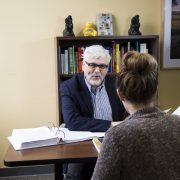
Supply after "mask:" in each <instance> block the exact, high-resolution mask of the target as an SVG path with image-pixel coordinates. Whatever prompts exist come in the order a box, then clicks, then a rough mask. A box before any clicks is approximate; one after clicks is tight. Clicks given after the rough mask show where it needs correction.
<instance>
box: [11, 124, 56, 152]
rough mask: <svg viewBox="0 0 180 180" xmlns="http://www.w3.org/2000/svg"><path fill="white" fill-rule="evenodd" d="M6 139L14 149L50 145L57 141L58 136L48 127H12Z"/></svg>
mask: <svg viewBox="0 0 180 180" xmlns="http://www.w3.org/2000/svg"><path fill="white" fill-rule="evenodd" d="M8 140H9V141H10V143H11V144H12V145H13V147H14V149H15V150H20V149H28V148H35V147H42V146H50V145H55V144H57V143H58V141H59V138H58V137H57V136H55V134H54V133H53V132H52V131H50V129H49V128H48V127H39V128H28V129H13V132H12V136H10V137H8Z"/></svg>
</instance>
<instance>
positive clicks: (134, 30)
mask: <svg viewBox="0 0 180 180" xmlns="http://www.w3.org/2000/svg"><path fill="white" fill-rule="evenodd" d="M139 28H140V22H139V15H136V16H134V17H132V19H131V25H130V28H129V31H128V35H141V32H140V31H139Z"/></svg>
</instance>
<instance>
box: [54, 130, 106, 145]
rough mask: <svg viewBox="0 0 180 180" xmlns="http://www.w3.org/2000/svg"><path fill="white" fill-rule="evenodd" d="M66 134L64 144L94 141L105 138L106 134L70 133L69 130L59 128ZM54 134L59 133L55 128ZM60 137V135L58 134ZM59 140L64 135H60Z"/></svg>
mask: <svg viewBox="0 0 180 180" xmlns="http://www.w3.org/2000/svg"><path fill="white" fill-rule="evenodd" d="M59 130H60V131H63V132H64V135H65V137H64V143H71V142H79V141H85V140H88V139H92V138H93V137H104V136H105V132H90V131H69V130H68V129H67V128H59ZM53 131H54V132H55V131H56V132H57V128H54V130H53ZM57 135H58V134H57ZM58 136H59V138H61V137H62V133H61V132H60V133H59V135H58Z"/></svg>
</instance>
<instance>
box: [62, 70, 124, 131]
mask: <svg viewBox="0 0 180 180" xmlns="http://www.w3.org/2000/svg"><path fill="white" fill-rule="evenodd" d="M105 87H106V91H107V94H108V97H109V101H110V104H111V107H112V116H113V121H121V120H123V118H124V112H125V110H124V107H123V105H122V103H121V101H120V100H119V98H118V96H117V93H116V89H115V76H113V75H108V74H107V75H106V78H105ZM60 90H61V105H62V114H63V119H64V122H65V124H66V127H67V128H68V129H69V130H72V131H94V132H95V131H97V132H101V131H106V130H107V129H108V128H109V127H110V124H111V121H107V120H102V119H94V117H93V115H94V113H93V105H92V102H91V94H90V92H89V89H88V87H87V85H86V83H85V80H84V73H82V74H76V75H74V76H73V77H72V78H71V79H69V80H67V81H64V82H63V83H62V84H61V87H60Z"/></svg>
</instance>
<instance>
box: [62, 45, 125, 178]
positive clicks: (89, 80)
mask: <svg viewBox="0 0 180 180" xmlns="http://www.w3.org/2000/svg"><path fill="white" fill-rule="evenodd" d="M110 58H111V57H110V55H109V51H108V50H106V49H105V48H104V47H103V46H100V45H92V46H89V47H87V48H86V49H85V51H84V55H83V64H82V69H83V73H81V74H76V75H74V76H73V77H72V78H71V79H69V80H67V81H65V82H64V83H63V84H62V85H61V102H62V114H63V119H64V122H65V124H66V127H67V128H68V129H69V130H73V131H92V132H105V131H107V130H108V129H109V127H110V126H111V124H112V122H113V121H122V120H123V118H124V113H125V109H124V107H123V105H122V103H121V102H120V101H119V99H118V96H117V93H116V89H115V76H114V75H110V74H107V72H108V64H109V62H110ZM86 165H87V164H86ZM86 165H83V166H82V164H68V171H67V175H68V176H70V177H71V179H74V180H75V179H78V180H80V179H88V177H87V176H88V172H90V168H89V167H90V166H89V167H88V168H85V166H86ZM91 165H92V164H91ZM92 167H94V163H93V165H92ZM85 169H86V170H89V171H88V172H87V171H86V170H85ZM92 171H93V168H92ZM73 172H74V173H73ZM91 173H92V172H90V173H89V174H90V175H89V179H90V177H91V175H92V174H91ZM83 175H84V176H83ZM80 176H81V177H80ZM66 179H68V178H66Z"/></svg>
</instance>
